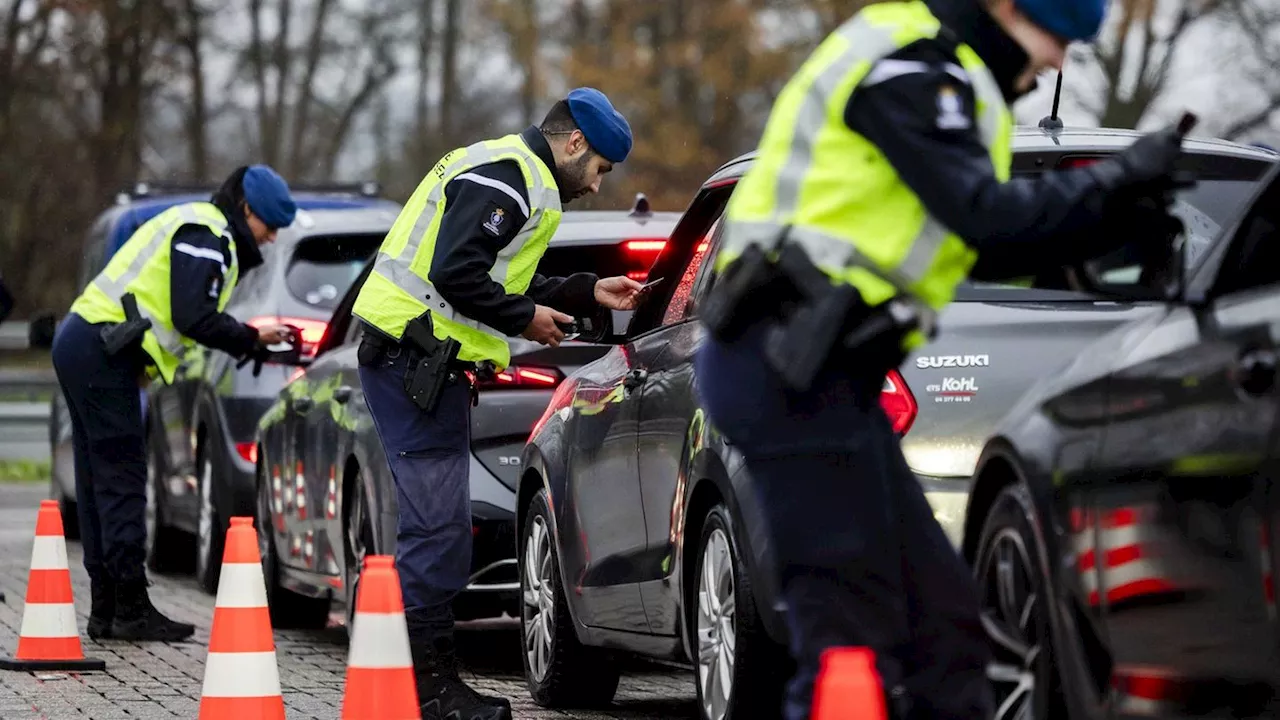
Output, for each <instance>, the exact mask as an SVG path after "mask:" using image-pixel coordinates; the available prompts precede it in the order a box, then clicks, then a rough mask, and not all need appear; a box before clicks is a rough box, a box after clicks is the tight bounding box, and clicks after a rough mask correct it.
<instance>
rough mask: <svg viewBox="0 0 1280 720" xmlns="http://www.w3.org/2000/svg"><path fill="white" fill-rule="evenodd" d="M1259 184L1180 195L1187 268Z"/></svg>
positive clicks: (1209, 186)
mask: <svg viewBox="0 0 1280 720" xmlns="http://www.w3.org/2000/svg"><path fill="white" fill-rule="evenodd" d="M1257 184H1258V181H1257V180H1256V179H1253V180H1242V179H1241V180H1225V179H1214V180H1201V181H1200V182H1199V183H1198V184H1197V185H1196V186H1195V187H1193V188H1190V189H1187V190H1183V191H1181V192H1179V194H1178V196H1177V199H1176V200H1175V201H1174V204H1173V206H1172V208H1171V211H1172V213H1173V214H1174V215H1176V216H1178V218H1179V219H1180V220H1182V223H1183V225H1184V226H1186V241H1187V254H1186V260H1187V269H1188V270H1190V269H1191V268H1194V267H1195V266H1196V264H1197V263H1198V262H1199V261H1200V258H1201V257H1202V256H1203V255H1204V251H1205V250H1207V249H1208V248H1209V246H1210V245H1211V244H1212V242H1213V240H1214V238H1216V237H1217V236H1218V233H1219V232H1221V230H1222V226H1223V225H1224V224H1226V223H1229V222H1231V221H1232V220H1233V219H1234V218H1235V216H1236V215H1237V213H1239V212H1240V210H1241V209H1242V208H1243V207H1244V204H1245V203H1246V202H1248V200H1249V198H1250V197H1251V195H1252V193H1253V191H1254V189H1255V188H1256V187H1257ZM1001 289H1008V290H1025V289H1026V288H1025V287H1023V286H1019V285H1014V284H1006V283H992V282H979V281H976V280H969V281H966V282H965V283H964V284H963V285H962V286H961V291H963V290H1001Z"/></svg>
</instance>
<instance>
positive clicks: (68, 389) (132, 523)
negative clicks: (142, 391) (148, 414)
mask: <svg viewBox="0 0 1280 720" xmlns="http://www.w3.org/2000/svg"><path fill="white" fill-rule="evenodd" d="M98 328H99V326H97V325H92V324H90V323H89V322H87V321H86V320H84V318H81V317H80V316H79V315H75V314H74V313H73V314H71V315H68V316H67V318H66V319H65V320H64V321H63V322H62V325H61V326H60V327H59V328H58V332H57V334H56V335H55V336H54V340H53V368H54V372H56V373H57V376H58V384H59V385H61V386H62V393H63V396H64V397H66V400H67V411H68V413H70V415H71V428H72V433H73V438H74V440H73V442H74V447H75V469H76V504H77V511H78V513H79V520H80V538H81V545H82V546H83V548H84V567H85V570H86V571H87V572H88V573H89V577H90V578H93V579H94V580H96V581H102V580H112V581H116V582H127V581H132V580H138V579H141V578H143V577H145V574H146V570H145V568H144V565H143V563H144V562H145V561H146V544H145V543H146V536H147V531H146V524H145V521H146V517H145V515H146V507H147V499H146V482H147V454H146V435H145V432H146V428H145V425H144V424H143V414H142V408H141V406H140V403H139V402H138V378H139V374H140V373H141V372H142V367H143V365H142V362H141V359H140V357H139V356H138V355H137V354H136V353H133V352H124V353H121V354H120V355H116V356H110V355H107V353H106V351H105V350H104V349H103V346H102V340H101V339H100V338H99V336H98Z"/></svg>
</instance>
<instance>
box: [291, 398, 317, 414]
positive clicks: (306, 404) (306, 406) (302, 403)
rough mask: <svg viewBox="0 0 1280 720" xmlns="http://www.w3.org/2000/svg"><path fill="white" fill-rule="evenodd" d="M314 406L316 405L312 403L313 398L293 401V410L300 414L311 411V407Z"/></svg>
mask: <svg viewBox="0 0 1280 720" xmlns="http://www.w3.org/2000/svg"><path fill="white" fill-rule="evenodd" d="M313 404H314V403H312V401H311V398H309V397H300V398H294V399H293V409H294V410H297V411H298V412H307V411H308V410H310V409H311V406H312V405H313Z"/></svg>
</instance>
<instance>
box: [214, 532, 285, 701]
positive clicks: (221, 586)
mask: <svg viewBox="0 0 1280 720" xmlns="http://www.w3.org/2000/svg"><path fill="white" fill-rule="evenodd" d="M200 720H284V696H282V695H281V694H280V669H279V667H278V666H277V665H276V644H275V638H274V637H273V636H272V634H271V614H270V611H269V610H268V609H267V588H266V584H265V583H264V582H263V578H262V558H261V556H259V555H258V534H257V533H256V532H254V529H253V518H247V517H233V518H231V527H229V528H227V542H226V545H225V546H224V549H223V553H222V573H221V574H220V575H219V577H218V599H217V600H216V601H215V602H214V606H213V630H212V632H211V633H210V634H209V659H208V660H207V661H206V662H205V666H204V691H203V692H202V693H201V695H200Z"/></svg>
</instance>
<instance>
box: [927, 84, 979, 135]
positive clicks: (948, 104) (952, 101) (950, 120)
mask: <svg viewBox="0 0 1280 720" xmlns="http://www.w3.org/2000/svg"><path fill="white" fill-rule="evenodd" d="M934 122H935V124H936V125H937V126H938V129H939V130H968V129H969V128H970V127H971V126H972V125H973V123H972V122H970V120H969V115H968V114H967V113H965V108H964V98H963V96H961V94H960V92H959V91H958V90H956V88H955V87H954V86H952V85H951V84H949V83H944V84H943V85H942V86H941V87H940V88H938V117H937V119H936V120H935V121H934Z"/></svg>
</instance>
